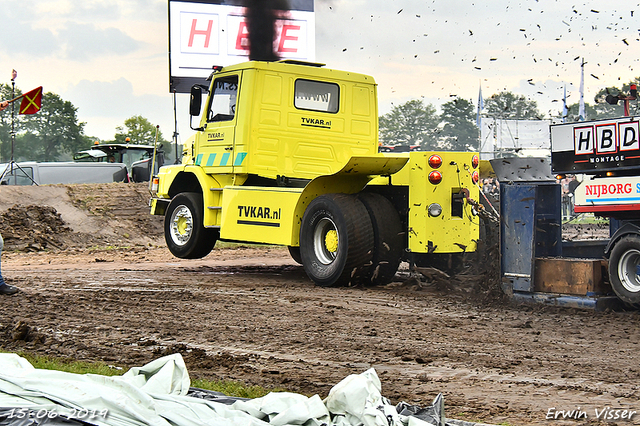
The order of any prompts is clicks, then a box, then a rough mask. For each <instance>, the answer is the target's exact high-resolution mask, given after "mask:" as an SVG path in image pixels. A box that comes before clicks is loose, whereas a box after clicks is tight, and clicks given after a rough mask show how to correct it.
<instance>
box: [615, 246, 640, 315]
mask: <svg viewBox="0 0 640 426" xmlns="http://www.w3.org/2000/svg"><path fill="white" fill-rule="evenodd" d="M609 281H610V282H611V287H612V288H613V291H614V292H615V293H616V295H617V296H618V297H619V298H620V299H621V300H622V301H623V302H625V303H626V304H628V305H630V306H633V307H635V308H640V236H639V235H627V236H625V237H622V238H621V239H620V240H619V241H618V242H617V243H616V244H615V245H614V246H613V250H611V255H610V256H609Z"/></svg>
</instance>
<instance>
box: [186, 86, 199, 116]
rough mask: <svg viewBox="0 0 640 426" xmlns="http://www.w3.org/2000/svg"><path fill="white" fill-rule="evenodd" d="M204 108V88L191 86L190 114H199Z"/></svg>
mask: <svg viewBox="0 0 640 426" xmlns="http://www.w3.org/2000/svg"><path fill="white" fill-rule="evenodd" d="M201 109H202V88H201V87H200V86H192V87H191V101H190V103H189V114H191V115H192V116H196V117H197V116H199V115H200V111H201Z"/></svg>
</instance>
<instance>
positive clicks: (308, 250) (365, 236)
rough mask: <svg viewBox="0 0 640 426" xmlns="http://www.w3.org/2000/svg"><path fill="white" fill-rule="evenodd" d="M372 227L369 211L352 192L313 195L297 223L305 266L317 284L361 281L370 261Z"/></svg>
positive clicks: (355, 283) (326, 285) (365, 275)
mask: <svg viewBox="0 0 640 426" xmlns="http://www.w3.org/2000/svg"><path fill="white" fill-rule="evenodd" d="M372 252H373V227H372V225H371V219H370V218H369V213H368V212H367V209H366V208H365V207H364V205H363V204H362V202H361V201H360V200H358V199H357V198H356V197H355V196H354V195H347V194H327V195H321V196H319V197H317V198H315V199H314V200H313V201H311V203H310V204H309V206H308V207H307V209H306V210H305V212H304V216H303V218H302V225H301V227H300V257H301V258H302V264H303V265H304V270H305V272H306V273H307V275H308V276H309V278H311V280H312V281H313V282H315V283H316V284H317V285H319V286H323V287H330V286H339V285H347V284H349V283H350V284H352V285H358V284H364V283H365V280H366V278H367V272H368V270H369V268H370V265H371V258H372Z"/></svg>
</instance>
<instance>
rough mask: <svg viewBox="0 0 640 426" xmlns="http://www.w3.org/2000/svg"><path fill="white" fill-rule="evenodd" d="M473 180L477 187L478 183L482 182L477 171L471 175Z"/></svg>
mask: <svg viewBox="0 0 640 426" xmlns="http://www.w3.org/2000/svg"><path fill="white" fill-rule="evenodd" d="M471 180H472V181H473V183H474V184H475V185H477V184H478V181H479V180H480V174H479V173H478V171H477V170H476V171H475V172H473V173H472V174H471Z"/></svg>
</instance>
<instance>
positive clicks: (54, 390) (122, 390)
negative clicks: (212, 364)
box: [0, 354, 463, 426]
mask: <svg viewBox="0 0 640 426" xmlns="http://www.w3.org/2000/svg"><path fill="white" fill-rule="evenodd" d="M0 365H1V366H2V370H1V371H0V407H2V408H0V424H3V425H24V424H32V425H38V424H43V423H49V424H61V420H63V419H64V418H65V417H69V418H71V419H75V420H82V421H84V422H88V423H91V424H95V425H99V426H102V425H104V426H107V425H109V426H142V425H151V426H201V425H207V426H208V425H210V426H231V425H233V426H267V425H276V426H286V425H304V426H321V425H326V426H331V425H336V426H360V425H363V426H427V425H437V426H440V425H444V424H445V419H444V409H443V402H442V398H441V396H440V395H439V396H438V398H436V401H437V403H436V404H434V406H435V410H431V411H430V414H429V415H428V416H426V417H423V419H424V418H429V419H432V422H427V421H425V420H421V419H419V418H418V417H416V416H414V415H402V414H399V413H398V411H397V410H396V407H395V406H392V405H391V404H390V403H389V401H388V400H387V399H386V398H384V397H383V396H382V395H381V393H380V380H379V379H378V376H377V374H376V372H375V371H374V370H373V369H370V370H368V371H366V372H364V373H362V374H359V375H351V376H348V377H347V378H345V379H344V380H343V381H341V382H340V383H338V384H337V385H336V386H334V387H333V389H331V391H330V393H329V396H328V397H327V398H326V399H325V400H321V399H320V397H318V396H317V395H315V396H312V397H311V398H308V397H306V396H304V395H299V394H293V393H288V392H274V393H270V394H268V395H266V396H264V397H262V398H256V399H251V400H237V401H236V402H234V403H233V404H232V405H226V404H223V403H219V402H215V401H212V400H207V399H201V398H195V397H191V396H187V392H188V391H189V386H190V379H189V374H188V373H187V369H186V366H185V364H184V361H183V359H182V356H181V355H180V354H174V355H169V356H166V357H163V358H160V359H157V360H155V361H153V362H151V363H149V364H147V365H145V366H143V367H136V368H132V369H131V370H129V371H128V372H127V373H125V374H124V375H123V376H114V377H108V376H100V375H95V374H83V375H80V374H72V373H65V372H61V371H54V370H41V369H36V368H34V367H33V366H32V365H31V364H30V363H29V362H28V361H27V360H26V359H24V358H21V357H19V356H18V355H15V354H0ZM45 417H46V418H45ZM56 418H57V420H58V423H56V422H55V420H56ZM12 420H13V421H12ZM24 420H31V421H30V422H25V421H24ZM51 420H53V422H52V421H51ZM460 423H463V422H458V423H456V424H460Z"/></svg>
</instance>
